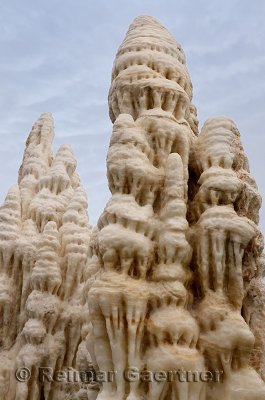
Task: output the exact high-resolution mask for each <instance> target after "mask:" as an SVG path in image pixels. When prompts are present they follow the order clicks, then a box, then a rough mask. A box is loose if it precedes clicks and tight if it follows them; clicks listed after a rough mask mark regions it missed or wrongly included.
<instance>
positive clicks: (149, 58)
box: [0, 16, 265, 400]
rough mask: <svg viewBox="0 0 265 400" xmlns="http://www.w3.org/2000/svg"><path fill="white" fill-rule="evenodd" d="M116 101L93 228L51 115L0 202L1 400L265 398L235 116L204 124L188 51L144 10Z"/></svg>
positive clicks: (130, 38)
mask: <svg viewBox="0 0 265 400" xmlns="http://www.w3.org/2000/svg"><path fill="white" fill-rule="evenodd" d="M109 112H110V118H111V120H112V122H113V133H112V136H111V139H110V146H109V150H108V155H107V177H108V182H109V189H110V191H111V198H110V200H109V201H108V203H107V204H106V207H105V209H104V210H103V212H102V214H101V216H100V217H99V220H98V224H97V226H96V227H94V228H92V227H91V226H90V225H89V223H88V216H87V200H86V194H85V192H84V189H83V188H82V185H81V183H80V180H79V177H78V175H77V172H76V161H75V158H74V156H73V154H72V151H71V148H70V146H68V145H63V146H61V147H60V149H59V150H58V152H57V154H56V155H55V157H53V155H52V152H51V145H52V140H53V136H54V130H53V120H52V117H51V115H50V114H49V113H45V114H42V115H41V117H40V118H39V119H38V121H37V122H36V123H35V124H34V126H33V128H32V130H31V132H30V135H29V137H28V139H27V142H26V149H25V152H24V157H23V162H22V165H21V167H20V170H19V177H18V184H17V185H15V186H13V187H12V188H11V189H10V191H9V192H8V194H7V197H6V200H5V203H4V205H3V206H2V207H1V209H0V313H1V314H0V315H1V319H0V345H1V347H0V400H67V399H68V400H81V399H83V400H95V399H97V400H264V399H265V384H264V380H265V284H264V281H263V280H262V279H263V275H264V272H265V268H264V267H265V262H264V256H263V254H262V251H263V236H262V234H261V232H260V230H259V227H258V221H259V215H258V214H259V209H260V206H261V197H260V195H259V193H258V190H257V186H256V183H255V181H254V179H253V177H252V176H251V175H250V171H249V165H248V160H247V157H246V155H245V153H244V150H243V147H242V143H241V140H240V133H239V131H238V129H237V127H236V125H235V123H234V122H233V121H232V120H231V119H229V118H226V117H218V118H212V119H209V120H207V121H206V122H205V124H204V126H203V128H202V131H201V133H200V134H199V133H198V120H197V117H196V108H195V106H194V105H193V103H192V83H191V79H190V76H189V73H188V70H187V67H186V61H185V55H184V52H183V50H182V48H181V46H180V45H179V44H178V43H177V42H176V40H175V39H174V38H173V37H172V35H171V34H170V33H169V32H168V31H167V30H166V29H165V28H164V27H163V26H162V25H160V23H159V22H158V21H156V20H155V19H154V18H152V17H148V16H143V17H138V18H136V19H135V20H134V22H133V23H132V25H131V26H130V28H129V30H128V32H127V35H126V37H125V39H124V41H123V43H122V44H121V46H120V48H119V50H118V52H117V56H116V58H115V61H114V66H113V71H112V82H111V87H110V91H109ZM88 168H89V166H88ZM187 371H189V373H190V375H191V377H192V378H191V379H187V374H186V372H187ZM84 373H87V375H86V376H88V377H89V379H72V378H71V376H72V375H71V374H73V376H75V377H76V376H77V377H79V378H80V377H82V376H83V375H82V374H84ZM190 375H189V376H190ZM59 377H60V379H59ZM102 377H105V378H104V379H103V378H102ZM147 377H149V379H147ZM216 377H218V379H214V378H216ZM64 378H65V379H64ZM195 378H196V379H195Z"/></svg>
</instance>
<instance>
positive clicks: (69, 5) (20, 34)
mask: <svg viewBox="0 0 265 400" xmlns="http://www.w3.org/2000/svg"><path fill="white" fill-rule="evenodd" d="M139 15H152V16H153V17H155V18H157V19H158V20H159V21H160V22H161V23H162V24H163V25H164V26H166V27H167V28H168V30H169V31H170V32H171V33H172V34H173V35H174V36H175V38H176V39H177V41H178V42H180V43H181V45H182V47H183V49H184V51H185V54H186V58H187V67H188V70H189V72H190V75H191V79H192V82H193V88H194V89H193V90H194V104H195V105H196V107H197V109H198V117H199V120H200V128H201V127H202V125H203V122H204V121H205V120H206V119H207V118H210V117H215V116H227V117H230V118H232V119H233V120H234V121H235V122H236V124H237V126H238V128H239V130H240V132H241V137H242V142H243V145H244V148H245V151H246V153H247V155H248V157H249V161H250V167H251V173H252V174H253V175H254V176H255V179H256V181H257V184H258V187H259V191H260V193H261V194H262V196H263V197H264V196H265V150H264V149H265V124H264V120H265V24H264V18H265V1H264V0H252V1H249V0H223V1H220V0H218V1H217V0H211V1H209V0H205V1H204V0H192V1H191V0H190V1H189V0H185V1H184V0H172V1H171V0H158V1H156V0H152V1H149V0H131V1H124V0H123V1H120V0H109V1H101V0H96V1H95V0H93V1H89V0H71V1H70V0H63V1H62V0H61V1H59V0H45V1H38V0H37V1H36V0H34V1H33V0H24V1H21V0H9V1H1V2H0V32H1V33H0V54H1V61H0V88H1V89H0V90H1V95H0V182H1V184H0V203H2V202H3V201H4V198H5V196H6V193H7V190H8V189H9V187H10V186H12V185H13V184H14V183H16V181H17V171H18V168H19V166H20V164H21V160H22V156H23V150H24V143H25V140H26V138H27V136H28V134H29V132H30V129H31V126H32V125H33V123H34V122H35V120H36V119H37V118H38V117H39V115H40V114H41V113H43V112H46V111H49V112H51V113H52V114H53V117H54V120H55V140H54V145H53V150H54V152H55V151H56V150H57V149H58V147H59V146H60V145H61V144H62V143H69V144H70V145H71V146H72V148H73V151H74V154H75V157H76V159H77V162H78V167H77V168H78V173H79V175H80V177H81V180H82V184H83V186H84V187H85V189H86V192H87V195H88V200H89V217H90V222H91V223H92V224H95V223H96V222H97V219H98V217H99V215H100V214H101V212H102V210H103V208H104V206H105V204H106V202H107V200H108V199H109V197H110V193H109V191H108V185H107V179H106V154H107V149H108V144H109V139H110V136H111V131H112V124H111V122H110V120H109V116H108V104H107V96H108V90H109V86H110V77H111V69H112V64H113V60H114V57H115V53H116V51H117V49H118V47H119V45H120V44H121V42H122V40H123V38H124V36H125V33H126V31H127V29H128V27H129V24H130V23H131V22H132V21H133V19H134V18H135V17H137V16H139ZM260 225H261V228H262V229H263V231H265V229H264V228H265V207H264V208H262V210H261V219H260Z"/></svg>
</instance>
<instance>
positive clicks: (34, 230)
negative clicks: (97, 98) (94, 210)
mask: <svg viewBox="0 0 265 400" xmlns="http://www.w3.org/2000/svg"><path fill="white" fill-rule="evenodd" d="M53 136H54V132H53V121H52V117H51V115H50V114H43V115H42V116H41V117H40V118H39V119H38V121H37V122H36V123H35V124H34V126H33V128H32V130H31V132H30V135H29V137H28V140H27V143H26V149H25V153H24V158H23V162H22V165H21V168H20V171H19V182H18V185H17V186H14V187H13V188H11V189H10V191H9V193H8V195H7V197H6V200H5V203H4V205H3V206H2V208H1V209H0V252H1V263H0V281H1V284H0V298H1V316H2V318H1V327H0V329H1V331H0V332H1V352H0V360H1V367H0V375H1V379H0V398H1V399H5V400H7V399H8V400H12V399H20V400H26V399H41V398H43V399H44V398H45V399H56V400H58V399H61V398H62V399H63V398H65V395H66V393H67V392H68V389H65V388H63V389H62V388H61V387H60V385H59V384H58V383H57V382H48V381H47V380H44V382H41V381H39V379H38V376H37V371H38V368H40V367H48V368H52V369H60V370H63V369H64V368H75V369H78V362H77V360H76V354H77V352H78V348H79V347H80V343H81V342H82V335H83V336H84V334H85V332H86V326H87V325H88V322H89V321H88V313H87V307H86V304H85V302H84V301H83V300H82V291H83V286H84V282H85V278H86V277H87V273H86V270H87V267H86V261H87V254H88V244H89V237H90V232H91V228H90V226H89V224H88V217H87V200H86V194H85V192H84V190H83V188H82V186H81V184H80V181H79V178H78V175H77V174H76V172H75V169H76V161H75V159H74V157H73V154H72V151H71V148H70V146H68V145H64V146H61V148H60V149H59V151H58V152H57V154H56V156H55V158H54V159H53V157H52V152H51V144H52V139H53ZM82 330H83V331H82ZM83 353H84V357H86V352H84V349H83ZM17 368H20V369H21V368H26V369H28V370H29V371H30V373H31V377H30V378H29V379H26V381H25V382H20V381H19V380H18V379H15V371H16V369H17ZM26 373H27V372H26ZM69 390H70V392H71V390H73V388H72V389H69ZM75 391H76V388H75Z"/></svg>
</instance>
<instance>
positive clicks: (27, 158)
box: [18, 113, 54, 218]
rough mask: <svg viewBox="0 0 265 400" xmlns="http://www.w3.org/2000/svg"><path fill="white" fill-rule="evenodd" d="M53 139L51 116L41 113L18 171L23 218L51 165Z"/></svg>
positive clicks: (27, 143)
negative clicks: (42, 177) (39, 182)
mask: <svg viewBox="0 0 265 400" xmlns="http://www.w3.org/2000/svg"><path fill="white" fill-rule="evenodd" d="M53 138H54V127H53V118H52V115H51V114H50V113H43V114H41V116H40V117H39V119H38V120H37V121H36V122H35V124H34V125H33V127H32V129H31V132H30V134H29V136H28V139H27V141H26V149H25V151H24V156H23V161H22V164H21V167H20V169H19V175H18V183H19V188H20V191H21V199H22V215H23V217H24V218H25V217H26V212H27V209H28V206H29V203H30V201H31V199H32V197H33V196H34V194H35V193H36V189H37V185H38V181H39V179H40V177H41V176H43V175H44V174H45V172H46V171H47V169H48V168H49V166H50V164H51V160H52V150H51V145H52V141H53Z"/></svg>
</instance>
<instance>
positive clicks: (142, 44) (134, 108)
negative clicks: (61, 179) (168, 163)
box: [109, 16, 196, 129]
mask: <svg viewBox="0 0 265 400" xmlns="http://www.w3.org/2000/svg"><path fill="white" fill-rule="evenodd" d="M191 99H192V84H191V80H190V77H189V74H188V71H187V69H186V61H185V55H184V52H183V50H182V48H181V46H180V45H179V43H178V42H177V41H176V40H175V39H174V38H173V36H172V35H171V34H170V33H169V32H168V31H167V29H166V28H164V27H163V26H162V25H161V24H160V23H159V22H158V21H156V20H155V19H154V18H152V17H147V16H143V17H138V18H136V19H135V20H134V22H133V23H132V25H131V26H130V28H129V30H128V32H127V34H126V37H125V39H124V41H123V43H122V44H121V46H120V48H119V50H118V52H117V56H116V59H115V62H114V66H113V72H112V84H111V88H110V91H109V110H110V118H111V120H112V121H113V122H114V121H115V120H116V118H117V117H118V115H119V114H123V113H125V114H131V115H132V117H133V118H134V119H136V118H138V117H139V116H142V115H146V114H150V112H151V113H154V111H153V110H156V114H157V113H159V115H160V116H161V115H162V116H166V115H167V116H168V117H171V118H173V119H175V120H178V121H183V119H186V121H188V120H189V119H190V112H191V111H190V108H191ZM150 110H152V111H150ZM192 112H193V114H194V107H193V108H192ZM191 123H192V127H193V128H194V129H196V118H195V116H194V115H193V116H192V118H191Z"/></svg>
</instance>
